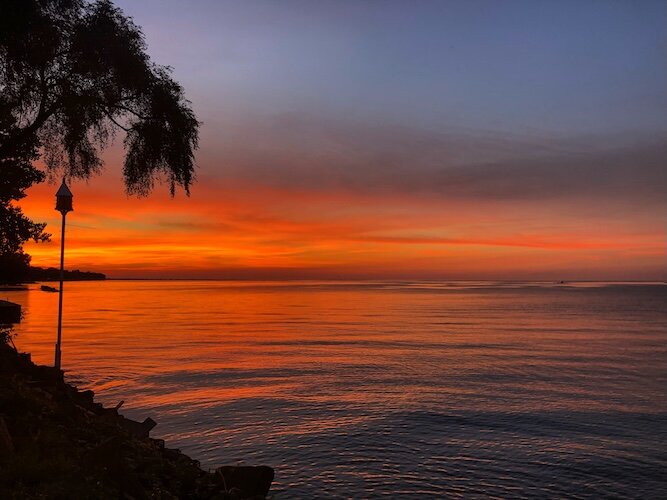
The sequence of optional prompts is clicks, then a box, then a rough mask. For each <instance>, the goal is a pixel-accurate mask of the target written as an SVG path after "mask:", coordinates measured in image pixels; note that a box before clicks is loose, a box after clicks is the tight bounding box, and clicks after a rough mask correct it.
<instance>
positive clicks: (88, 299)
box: [0, 281, 667, 499]
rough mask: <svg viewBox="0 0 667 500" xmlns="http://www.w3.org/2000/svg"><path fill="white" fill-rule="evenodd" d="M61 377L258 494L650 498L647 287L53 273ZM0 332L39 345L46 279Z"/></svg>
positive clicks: (652, 302) (49, 335)
mask: <svg viewBox="0 0 667 500" xmlns="http://www.w3.org/2000/svg"><path fill="white" fill-rule="evenodd" d="M65 290H66V292H65V310H64V330H63V361H62V363H63V367H64V368H65V369H66V370H67V371H68V372H67V377H68V379H69V380H70V381H71V382H73V383H75V384H77V385H79V386H80V387H82V388H90V389H93V390H94V391H95V392H96V393H97V395H98V400H100V401H102V402H104V403H106V404H108V405H115V404H116V403H118V402H119V401H120V400H125V405H124V406H123V412H124V413H125V414H126V415H127V416H129V417H132V418H136V419H143V418H145V417H148V416H151V417H153V418H154V419H155V420H156V421H157V422H158V423H159V425H158V427H156V429H155V430H154V431H153V433H152V434H153V436H154V437H161V438H164V439H166V440H167V445H168V446H170V447H172V448H180V449H182V450H183V451H184V452H186V453H188V454H189V455H191V456H192V457H193V458H197V459H199V460H201V462H202V465H203V466H204V467H211V468H212V467H215V466H217V465H223V464H238V463H245V464H252V465H258V464H267V465H271V466H273V467H275V469H276V480H275V483H274V486H273V487H272V491H273V492H274V496H275V498H277V499H285V498H310V497H344V498H369V497H380V496H390V497H392V498H399V497H443V496H446V497H465V498H475V497H484V498H489V497H502V498H510V497H512V498H513V497H540V498H547V497H550V498H563V497H569V498H602V497H618V498H665V497H666V496H667V479H666V478H667V475H666V474H665V471H666V470H667V393H666V388H667V307H666V306H667V300H666V299H667V286H665V285H658V284H654V285H639V284H637V285H627V284H603V283H597V284H595V283H594V284H591V283H587V284H573V285H568V284H566V285H552V284H540V283H512V284H508V283H470V282H467V283H444V282H409V283H408V282H373V283H371V282H357V283H315V282H284V283H283V282H278V283H275V282H274V283H259V282H216V281H107V282H90V283H85V282H79V283H66V284H65ZM0 297H2V298H7V299H9V300H13V301H15V302H20V303H21V304H23V305H24V307H25V319H24V322H23V324H22V325H21V326H20V328H19V329H18V334H19V335H18V337H17V339H16V344H17V345H18V347H19V348H20V349H22V350H26V351H29V352H32V354H33V359H34V360H35V361H36V362H40V363H44V364H47V363H48V364H51V363H52V362H53V344H54V342H55V334H56V321H57V301H58V295H57V294H50V293H47V292H42V291H40V290H39V287H38V285H31V286H30V288H29V290H28V291H22V292H0Z"/></svg>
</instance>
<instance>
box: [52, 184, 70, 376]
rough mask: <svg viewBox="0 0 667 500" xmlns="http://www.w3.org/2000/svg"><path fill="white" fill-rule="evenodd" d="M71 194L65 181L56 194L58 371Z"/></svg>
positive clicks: (56, 360) (58, 367) (58, 365)
mask: <svg viewBox="0 0 667 500" xmlns="http://www.w3.org/2000/svg"><path fill="white" fill-rule="evenodd" d="M72 198H73V196H72V192H71V191H70V190H69V188H68V187H67V184H65V179H63V183H62V184H61V185H60V189H58V192H57V193H56V210H57V211H59V212H60V213H61V214H62V216H63V220H62V232H61V234H60V290H59V294H58V295H59V296H58V341H57V342H56V359H55V363H54V364H55V366H56V368H57V369H58V370H60V354H61V351H60V342H61V340H62V329H63V281H64V280H65V216H66V215H67V212H71V211H72V210H74V209H73V208H72Z"/></svg>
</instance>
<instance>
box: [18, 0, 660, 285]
mask: <svg viewBox="0 0 667 500" xmlns="http://www.w3.org/2000/svg"><path fill="white" fill-rule="evenodd" d="M115 3H116V5H118V6H119V7H121V8H122V9H123V10H124V12H125V13H126V14H128V15H130V16H132V17H133V18H134V20H135V22H136V23H137V24H138V25H139V26H141V27H142V28H143V32H144V34H145V36H146V41H147V44H148V51H149V53H150V55H151V57H152V59H153V61H154V62H156V63H158V64H163V65H169V66H172V67H173V75H174V77H175V79H176V80H178V81H179V82H180V83H181V84H182V85H183V86H184V88H185V91H186V95H187V96H188V98H189V99H190V100H191V101H192V104H193V107H194V109H195V112H196V113H197V115H198V117H199V119H200V120H201V121H202V122H203V124H202V128H201V147H200V149H199V151H198V155H197V164H198V171H197V172H198V180H197V182H196V183H195V184H194V185H193V188H192V194H191V196H190V197H189V198H188V197H186V196H185V195H184V193H182V192H178V193H177V195H176V197H175V198H174V199H171V198H170V197H169V194H168V186H167V185H162V186H160V185H158V186H156V189H155V191H154V193H153V194H152V195H151V196H150V197H148V198H143V199H137V198H128V197H127V196H126V195H125V193H124V190H123V185H122V180H121V175H120V172H121V164H122V154H123V151H122V136H121V135H120V134H119V137H118V138H117V140H116V144H115V145H114V146H113V147H112V148H111V149H110V150H108V151H107V153H106V154H105V160H106V170H105V173H104V174H103V175H101V176H99V177H95V178H92V179H91V180H90V181H89V182H87V183H86V182H85V181H78V182H74V183H73V184H72V186H71V188H72V191H73V192H74V208H75V211H74V212H73V213H72V214H70V215H68V226H67V228H68V229H67V254H66V255H67V257H66V267H68V268H70V269H74V268H80V269H85V270H93V271H99V272H104V273H106V274H107V275H108V276H110V277H115V278H119V277H146V278H150V277H160V278H167V277H178V278H184V277H193V278H260V279H264V278H268V279H273V278H326V279H330V278H346V279H347V278H376V279H379V278H390V279H394V278H417V279H428V278H434V279H435V278H444V279H548V280H552V279H557V280H560V279H563V280H577V279H618V280H620V279H624V280H634V279H637V280H664V279H667V271H666V265H667V260H666V259H667V256H666V239H667V224H666V222H667V221H666V218H665V217H666V215H667V140H666V139H667V112H666V110H667V3H666V2H664V1H655V2H653V1H650V0H644V1H641V2H634V1H607V0H600V1H593V0H589V1H587V0H576V1H571V2H568V1H563V0H559V1H510V0H508V1H495V0H489V1H475V0H472V1H463V0H462V1H432V2H431V1H418V0H411V1H407V0H403V1H389V0H387V1H373V0H369V1H361V0H359V1H343V0H336V1H330V2H329V1H324V0H321V1H307V0H303V1H291V0H285V1H280V2H277V1H266V2H264V1H255V0H244V1H242V2H239V1H229V2H227V1H218V0H215V1H214V0H210V1H203V0H196V1H192V2H183V1H182V0H140V1H137V0H132V1H131V0H116V2H115ZM56 189H57V185H53V184H46V183H45V184H41V185H39V186H36V187H34V188H32V189H31V190H30V191H29V192H28V197H27V198H26V199H24V200H23V201H22V203H21V206H22V207H23V208H24V211H25V212H26V213H27V214H28V215H29V216H31V217H33V218H34V219H36V220H38V221H45V222H48V231H49V232H51V233H53V235H54V237H53V240H52V242H51V243H49V244H39V245H35V244H31V245H28V247H27V250H28V252H29V253H30V254H31V255H32V256H33V264H34V265H41V266H55V265H57V262H58V257H59V230H60V221H59V217H60V216H59V214H58V213H57V212H55V210H54V203H55V202H54V193H55V191H56Z"/></svg>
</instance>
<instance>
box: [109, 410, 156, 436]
mask: <svg viewBox="0 0 667 500" xmlns="http://www.w3.org/2000/svg"><path fill="white" fill-rule="evenodd" d="M114 411H115V410H114ZM119 422H120V424H121V426H122V427H123V428H124V429H125V430H127V431H129V432H130V433H132V434H134V435H135V436H136V437H139V438H147V437H148V436H149V434H150V432H151V430H153V428H154V427H155V426H156V425H157V422H156V421H155V420H153V419H152V418H150V417H148V418H147V419H146V420H144V421H143V422H137V421H136V420H132V419H130V418H125V417H122V418H120V420H119Z"/></svg>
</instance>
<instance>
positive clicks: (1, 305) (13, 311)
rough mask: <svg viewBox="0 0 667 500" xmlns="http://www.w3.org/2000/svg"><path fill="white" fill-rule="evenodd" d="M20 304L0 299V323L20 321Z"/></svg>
mask: <svg viewBox="0 0 667 500" xmlns="http://www.w3.org/2000/svg"><path fill="white" fill-rule="evenodd" d="M20 322H21V305H20V304H15V303H14V302H9V301H8V300H0V324H10V323H20Z"/></svg>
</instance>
